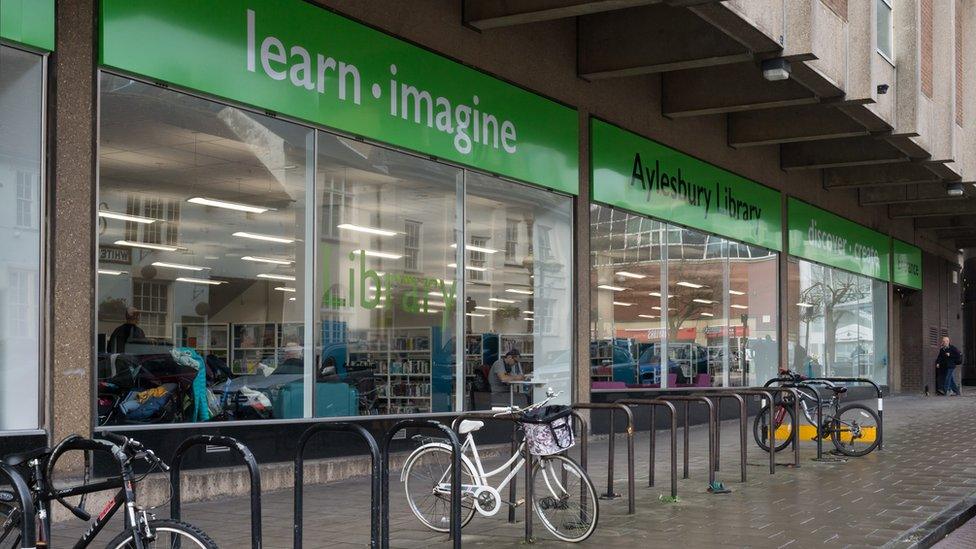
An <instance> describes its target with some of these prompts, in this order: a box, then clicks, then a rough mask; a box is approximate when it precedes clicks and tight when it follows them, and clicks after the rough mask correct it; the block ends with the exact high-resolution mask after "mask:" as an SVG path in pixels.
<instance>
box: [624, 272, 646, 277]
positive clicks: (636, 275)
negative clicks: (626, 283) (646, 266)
mask: <svg viewBox="0 0 976 549" xmlns="http://www.w3.org/2000/svg"><path fill="white" fill-rule="evenodd" d="M617 276H622V277H624V278H647V275H642V274H637V273H629V272H627V271H617Z"/></svg>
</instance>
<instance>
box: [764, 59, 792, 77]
mask: <svg viewBox="0 0 976 549" xmlns="http://www.w3.org/2000/svg"><path fill="white" fill-rule="evenodd" d="M790 72H791V69H790V62H789V61H787V60H786V59H783V58H782V57H777V58H776V59H767V60H765V61H763V62H762V73H763V78H765V79H766V80H769V81H770V82H776V81H778V80H787V79H788V78H789V77H790Z"/></svg>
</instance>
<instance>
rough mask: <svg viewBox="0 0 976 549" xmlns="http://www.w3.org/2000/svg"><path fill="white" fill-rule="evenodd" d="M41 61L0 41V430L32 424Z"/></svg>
mask: <svg viewBox="0 0 976 549" xmlns="http://www.w3.org/2000/svg"><path fill="white" fill-rule="evenodd" d="M42 66H43V59H42V57H41V56H39V55H34V54H31V53H27V52H23V51H20V50H16V49H13V48H8V47H5V46H0V197H2V203H3V206H2V207H3V215H2V218H3V222H0V239H2V240H3V245H2V246H0V430H14V429H36V428H37V427H38V426H39V420H40V418H39V414H38V411H39V407H38V398H39V396H40V385H39V383H40V376H39V372H38V370H39V368H40V360H39V358H40V355H39V350H40V348H39V343H38V331H39V329H38V326H39V317H38V311H39V308H40V299H41V297H40V296H41V294H40V277H39V272H40V263H41V256H40V252H41V238H40V235H41V233H40V230H41V225H42V223H43V220H42V219H41V197H42V196H43V195H44V187H43V182H44V179H43V177H42V176H41V151H42V143H41V121H42V119H43V108H44V106H43V101H42V98H43V96H44V94H43V90H44V78H43V69H42Z"/></svg>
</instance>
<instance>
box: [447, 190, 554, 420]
mask: <svg viewBox="0 0 976 549" xmlns="http://www.w3.org/2000/svg"><path fill="white" fill-rule="evenodd" d="M465 177H466V179H465V189H466V194H465V210H464V211H465V217H466V220H465V231H466V235H467V236H466V238H467V245H466V253H467V258H466V263H465V266H466V270H467V271H469V272H468V273H467V274H468V276H467V283H466V285H465V306H464V312H465V316H464V326H465V379H466V387H467V388H468V390H469V391H470V394H471V401H470V402H468V403H467V404H466V406H468V407H473V408H475V409H485V408H488V407H489V404H496V405H502V406H504V405H509V404H510V403H515V404H524V403H525V402H527V401H529V400H532V401H538V400H541V398H545V396H544V395H545V391H546V389H547V388H549V387H551V388H552V389H553V390H555V391H557V392H560V393H561V395H560V396H559V398H557V399H554V400H553V401H552V402H553V403H554V404H555V403H563V404H568V403H569V402H570V387H571V386H570V381H571V376H570V372H571V371H572V366H571V365H572V347H573V346H572V333H573V329H572V327H573V323H572V322H573V320H572V319H573V308H572V302H573V299H572V293H571V291H572V264H573V261H572V258H573V244H572V238H573V237H572V235H573V226H572V199H571V198H569V197H566V196H562V195H558V194H555V193H551V192H548V191H543V190H540V189H535V188H532V187H527V186H525V185H518V184H515V183H510V182H507V181H503V180H500V179H498V178H493V177H489V176H485V175H480V174H476V173H471V172H468V173H467V174H466V176H465ZM513 350H514V351H517V353H518V356H515V355H514V354H510V353H511V351H513ZM506 354H508V355H509V358H508V359H507V361H506V359H505V358H504V355H506ZM507 376H513V377H507ZM519 376H529V377H531V381H532V384H525V385H520V384H519V382H520V381H524V380H521V379H519ZM479 380H486V381H487V382H488V383H487V387H478V385H479ZM475 389H482V390H475ZM484 389H487V391H485V390H484Z"/></svg>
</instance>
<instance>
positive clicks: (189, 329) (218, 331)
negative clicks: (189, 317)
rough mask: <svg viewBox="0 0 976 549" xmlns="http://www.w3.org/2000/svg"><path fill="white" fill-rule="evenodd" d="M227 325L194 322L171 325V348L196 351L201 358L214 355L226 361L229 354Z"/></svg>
mask: <svg viewBox="0 0 976 549" xmlns="http://www.w3.org/2000/svg"><path fill="white" fill-rule="evenodd" d="M228 330H229V328H228V325H227V324H219V323H218V324H208V323H206V322H194V323H184V324H174V325H173V346H174V347H189V348H191V349H196V351H197V352H198V353H200V355H201V356H207V355H214V356H218V357H220V358H222V359H224V360H227V356H228V353H229V352H230V347H229V345H228V343H229V339H230V338H229V337H228V334H229V331H228Z"/></svg>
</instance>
